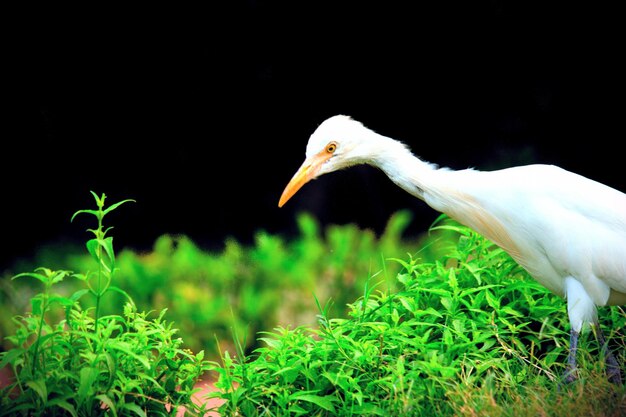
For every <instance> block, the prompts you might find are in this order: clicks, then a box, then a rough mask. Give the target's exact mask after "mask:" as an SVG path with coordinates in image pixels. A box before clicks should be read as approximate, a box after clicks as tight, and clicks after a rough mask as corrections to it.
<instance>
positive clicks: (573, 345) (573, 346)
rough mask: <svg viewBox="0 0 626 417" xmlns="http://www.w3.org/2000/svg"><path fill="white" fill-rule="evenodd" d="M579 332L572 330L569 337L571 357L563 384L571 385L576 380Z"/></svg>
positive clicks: (568, 359)
mask: <svg viewBox="0 0 626 417" xmlns="http://www.w3.org/2000/svg"><path fill="white" fill-rule="evenodd" d="M579 335H580V333H579V332H577V331H576V330H574V329H572V330H571V331H570V336H569V355H568V356H567V367H566V368H565V372H564V373H563V382H565V383H566V384H569V383H571V382H574V381H575V380H576V351H577V350H578V336H579Z"/></svg>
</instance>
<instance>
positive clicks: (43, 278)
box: [11, 272, 48, 284]
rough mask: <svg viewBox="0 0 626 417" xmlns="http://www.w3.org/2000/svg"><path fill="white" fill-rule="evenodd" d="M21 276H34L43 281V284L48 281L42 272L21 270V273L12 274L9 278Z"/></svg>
mask: <svg viewBox="0 0 626 417" xmlns="http://www.w3.org/2000/svg"><path fill="white" fill-rule="evenodd" d="M21 277H31V278H36V279H38V280H39V281H41V282H43V283H44V284H47V283H48V277H47V276H45V275H43V274H37V273H35V272H22V273H21V274H17V275H15V276H13V277H12V278H11V279H12V280H14V279H17V278H21Z"/></svg>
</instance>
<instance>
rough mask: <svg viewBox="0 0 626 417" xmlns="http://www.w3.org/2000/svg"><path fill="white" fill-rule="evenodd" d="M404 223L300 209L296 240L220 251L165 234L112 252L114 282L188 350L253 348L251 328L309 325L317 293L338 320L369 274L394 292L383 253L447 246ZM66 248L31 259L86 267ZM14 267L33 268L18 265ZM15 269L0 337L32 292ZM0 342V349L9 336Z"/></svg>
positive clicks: (83, 258) (396, 218)
mask: <svg viewBox="0 0 626 417" xmlns="http://www.w3.org/2000/svg"><path fill="white" fill-rule="evenodd" d="M410 222H411V214H410V212H408V211H400V212H398V213H396V214H395V215H393V216H392V217H391V218H390V219H389V222H388V224H387V227H386V229H385V231H384V233H383V234H382V235H381V236H380V237H377V236H376V235H375V234H374V233H373V232H372V231H370V230H362V229H360V228H359V227H357V226H356V225H354V224H347V225H331V226H328V227H326V228H325V229H322V228H321V227H320V225H319V223H318V222H317V221H316V220H315V219H314V218H313V217H312V216H311V215H309V214H306V213H302V214H300V215H298V217H297V224H298V230H299V234H298V236H297V237H296V238H295V239H293V240H290V241H286V240H285V239H283V238H282V237H280V236H277V235H271V234H268V233H266V232H264V231H259V232H258V233H257V234H256V236H255V240H254V244H253V245H251V246H250V247H246V246H244V245H242V244H240V243H239V242H238V241H237V240H235V239H227V240H226V241H225V244H224V248H223V250H222V251H221V252H218V253H212V252H209V251H206V250H203V249H202V248H200V247H199V246H198V245H196V244H195V243H194V242H193V241H192V240H191V239H190V238H188V237H186V236H173V235H163V236H161V237H160V238H159V239H157V240H156V242H155V243H154V247H153V249H152V251H150V252H148V253H138V252H136V251H133V250H129V249H125V250H122V251H121V252H119V253H118V255H117V258H116V267H117V268H118V269H119V270H118V271H117V273H116V276H115V285H116V286H117V287H119V288H122V289H124V291H125V292H126V293H128V294H129V295H130V296H131V297H132V298H133V300H134V301H135V303H136V305H137V308H138V309H139V310H162V309H167V310H168V320H170V321H172V322H174V323H175V325H176V327H177V328H178V329H179V331H180V333H179V334H180V336H181V337H182V338H183V339H184V341H185V345H186V346H187V347H188V348H190V349H191V350H192V351H199V350H205V351H206V352H207V356H208V357H212V358H217V357H218V344H222V345H224V344H226V345H228V344H231V343H232V341H233V336H234V335H237V337H242V339H244V340H246V341H247V345H246V346H245V348H246V350H247V351H251V350H252V349H254V348H256V347H257V345H256V344H257V337H256V336H257V333H258V332H261V331H266V330H268V329H272V328H274V327H276V326H277V325H282V326H290V325H291V326H300V325H312V324H314V323H315V322H316V316H315V315H316V312H317V311H316V307H315V299H317V300H319V301H320V302H321V303H323V304H327V303H329V302H330V303H332V305H333V308H332V309H331V310H330V312H329V314H331V315H332V316H335V317H345V316H346V314H347V313H348V311H349V307H348V305H349V303H351V302H353V301H354V300H355V299H356V298H358V297H359V296H360V295H361V293H362V289H363V287H364V284H365V283H366V282H367V281H368V280H369V279H370V278H372V277H374V276H376V280H377V281H381V282H384V283H385V285H387V286H388V287H389V289H391V290H393V289H395V287H396V285H397V281H396V280H395V276H396V274H397V273H398V271H399V270H400V268H401V265H400V264H398V263H397V262H388V259H389V258H406V256H407V254H412V255H413V256H418V257H419V258H424V259H432V258H433V257H434V256H435V253H441V251H445V248H446V247H447V246H448V244H449V242H448V241H447V240H446V239H444V238H442V237H441V236H443V234H440V235H439V236H440V238H438V239H431V240H429V244H428V245H423V244H420V243H419V242H418V241H408V240H405V239H403V233H404V232H405V230H406V228H407V227H408V225H409V224H410ZM417 248H421V250H420V253H419V254H415V251H416V249H417ZM64 250H65V251H64ZM66 251H67V248H57V249H55V250H51V249H49V248H48V249H46V250H44V251H42V253H41V254H40V256H39V257H37V259H35V260H34V261H33V265H41V264H44V265H51V267H52V268H57V267H58V268H61V267H62V268H63V269H67V270H71V271H87V270H89V269H90V268H93V264H92V260H91V258H90V256H89V255H85V254H84V250H81V252H80V254H76V253H77V252H74V253H69V254H68V253H67V252H66ZM42 258H45V259H42ZM20 268H21V270H31V269H33V267H29V266H28V265H23V264H21V265H20ZM15 272H20V271H10V272H9V273H8V274H7V276H6V277H5V278H3V279H2V286H1V287H0V305H2V309H3V311H5V312H7V313H8V314H3V315H2V317H0V335H7V334H11V333H12V332H13V331H14V328H13V326H14V324H13V323H12V322H11V320H10V317H11V316H12V315H13V314H16V313H18V312H23V311H25V309H26V308H27V307H28V304H29V302H30V298H31V297H32V296H33V291H34V289H32V288H29V287H28V286H26V285H18V284H21V283H17V282H14V283H10V282H9V279H8V276H10V275H11V274H13V273H15ZM76 285H78V283H76V282H74V281H72V280H67V281H64V282H63V283H61V284H60V285H59V287H61V286H65V287H67V288H64V289H63V291H65V293H67V294H70V293H73V292H74V291H76V288H74V286H76ZM125 301H126V300H125V298H124V297H122V296H120V295H118V294H115V293H111V294H107V295H106V297H105V298H103V301H102V303H101V306H100V308H101V309H102V314H111V313H112V312H115V311H119V310H120V309H121V308H122V307H123V305H124V303H125ZM87 307H88V306H86V307H85V308H87ZM2 339H4V337H2ZM0 343H2V344H3V345H2V348H3V349H6V346H5V345H4V344H5V343H6V342H5V341H4V340H2V341H1V342H0ZM222 348H224V346H222Z"/></svg>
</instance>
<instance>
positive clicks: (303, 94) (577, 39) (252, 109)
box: [0, 1, 626, 267]
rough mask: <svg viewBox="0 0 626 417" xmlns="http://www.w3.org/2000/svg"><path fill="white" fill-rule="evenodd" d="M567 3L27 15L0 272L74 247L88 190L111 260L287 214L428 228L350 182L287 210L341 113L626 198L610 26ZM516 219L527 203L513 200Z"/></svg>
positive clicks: (430, 150)
mask: <svg viewBox="0 0 626 417" xmlns="http://www.w3.org/2000/svg"><path fill="white" fill-rule="evenodd" d="M619 16H620V14H619V13H618V10H617V6H615V9H611V8H607V6H606V5H601V4H596V3H587V4H585V5H583V4H581V5H577V4H576V3H575V2H574V3H572V2H563V3H560V2H511V1H484V2H481V1H479V2H403V3H395V2H360V1H348V2H342V1H293V2H287V1H281V2H273V1H245V2H241V1H228V2H207V4H206V5H203V6H201V7H189V8H184V7H182V6H176V7H174V6H168V5H163V6H160V7H156V6H153V5H152V4H151V3H150V4H146V5H145V6H137V5H135V6H132V7H129V6H124V7H119V8H112V7H110V6H109V5H107V4H104V3H103V4H102V6H101V7H100V8H99V7H97V6H93V5H92V6H90V7H89V8H85V7H83V8H80V7H79V8H69V7H68V8H67V9H58V8H51V9H46V10H41V9H38V10H28V11H23V12H20V13H16V14H15V15H11V14H7V16H6V18H7V20H8V21H10V22H11V23H15V25H14V28H13V30H10V31H9V32H10V35H9V36H8V38H7V39H6V41H7V42H6V43H7V49H6V50H5V54H4V55H5V59H4V64H3V66H4V67H5V69H6V68H8V69H13V70H14V71H11V74H10V75H8V76H5V84H6V86H7V87H8V89H9V90H10V91H11V92H12V93H15V94H7V95H6V96H5V97H6V104H7V107H6V110H5V111H4V116H5V123H4V124H3V125H4V134H3V138H4V140H3V143H4V146H3V152H2V155H3V157H2V167H1V168H0V169H1V170H2V171H1V172H0V174H1V175H2V185H3V190H2V207H3V209H2V210H3V213H2V216H1V217H0V218H1V224H0V227H1V229H2V231H3V239H2V241H3V246H4V247H3V250H2V256H3V259H2V266H3V267H5V266H6V265H9V264H10V263H11V262H12V261H13V260H15V259H17V258H18V257H28V256H31V255H32V254H33V253H35V252H36V250H37V248H38V247H40V246H41V245H42V244H44V243H46V242H52V241H57V240H63V241H68V242H71V241H83V240H85V239H87V238H88V237H89V235H88V234H87V233H86V232H85V229H86V228H87V227H93V226H94V223H93V220H92V219H90V218H88V217H86V216H84V217H83V218H78V219H77V220H76V221H75V222H74V223H70V217H71V215H72V214H73V213H74V212H75V211H76V210H78V209H84V208H94V202H93V199H92V197H91V195H90V194H89V191H90V190H93V191H95V192H96V193H98V194H101V193H106V194H107V195H108V200H107V201H108V202H109V203H113V202H116V201H119V200H121V199H126V198H132V199H135V200H136V201H137V202H136V203H134V204H132V205H131V204H129V205H126V206H122V207H121V208H120V209H118V210H117V211H116V212H114V213H113V214H111V216H110V219H109V221H108V222H107V224H109V225H112V226H114V229H113V231H112V232H111V233H112V235H113V236H114V238H115V242H116V246H117V247H118V249H119V248H120V247H126V246H130V247H134V248H137V249H139V250H144V249H149V248H150V247H151V245H152V243H153V242H154V240H155V239H156V238H157V237H158V236H160V235H162V234H164V233H180V234H185V235H188V236H190V237H191V238H192V239H194V240H195V241H196V242H197V243H198V244H200V245H202V246H203V247H206V248H208V249H219V248H220V247H221V245H222V244H223V242H224V239H225V238H226V237H228V236H232V237H235V238H237V239H238V240H240V241H241V242H244V243H250V242H252V241H253V237H254V234H255V233H256V232H257V231H258V230H265V231H268V232H270V233H279V234H282V235H284V236H285V237H290V236H293V235H294V233H296V226H295V215H296V213H298V212H300V211H308V212H311V213H312V214H314V215H315V216H316V217H317V218H319V220H320V221H321V222H322V224H324V225H325V224H329V223H339V224H341V223H348V222H351V223H357V224H359V225H360V226H362V227H366V228H370V229H373V230H375V231H376V232H382V230H383V228H384V225H385V224H386V222H387V220H388V218H389V216H390V215H391V214H392V213H394V212H396V211H397V210H399V209H403V208H409V209H410V210H412V211H413V212H414V213H415V217H414V221H413V224H412V225H411V228H410V230H409V231H408V233H411V234H419V233H421V232H423V231H424V230H425V229H426V228H427V227H428V225H429V224H430V223H431V222H432V221H433V220H434V219H435V218H436V216H437V213H435V212H434V211H432V210H431V209H430V208H428V207H427V206H426V205H425V204H424V203H423V202H421V201H419V200H417V199H415V198H413V197H411V196H409V195H408V194H406V193H404V192H403V191H402V190H400V189H399V188H397V187H396V186H395V185H393V184H392V183H391V182H390V181H389V180H388V179H387V178H386V177H385V176H384V174H382V173H381V172H379V171H377V170H375V169H373V168H370V167H365V166H364V167H355V168H351V169H349V170H346V171H342V172H339V173H334V174H331V175H327V176H324V177H321V178H320V179H318V180H316V181H314V182H312V183H310V184H307V185H306V186H305V187H304V188H303V189H302V190H301V191H300V192H299V193H298V194H297V195H296V196H295V197H294V198H293V199H292V200H291V201H289V203H288V204H287V205H286V206H285V207H283V208H282V209H278V207H277V202H278V198H279V196H280V194H281V192H282V190H283V188H284V186H285V185H286V183H287V182H288V180H289V179H290V178H291V176H292V175H293V174H294V172H295V170H296V169H297V168H298V167H299V165H300V164H301V162H302V161H303V158H304V150H305V146H306V142H307V140H308V137H309V135H310V134H311V133H312V132H313V130H314V129H315V127H316V126H317V125H318V124H319V123H320V122H321V121H323V120H324V119H325V118H327V117H329V116H332V115H334V114H338V113H343V114H349V115H351V116H353V117H354V118H356V119H358V120H360V121H362V122H363V123H364V124H365V125H366V126H369V127H371V128H373V129H375V130H377V131H379V132H380V133H383V134H385V135H387V136H390V137H394V138H397V139H401V140H403V141H404V142H405V143H407V144H408V145H409V146H410V147H411V148H412V149H413V151H414V152H415V153H416V154H417V155H419V156H421V157H422V158H423V159H426V160H428V161H431V162H435V163H438V164H440V165H443V166H449V167H452V168H455V169H462V168H467V167H475V168H478V169H497V168H502V167H506V166H510V165H518V164H527V163H552V164H557V165H561V166H563V167H564V168H567V169H570V170H573V171H576V172H578V173H581V174H583V175H586V176H589V177H591V178H594V179H596V180H599V181H601V182H604V183H606V184H608V185H611V186H613V187H615V188H618V189H621V190H626V183H625V182H626V181H625V179H624V175H623V168H622V160H623V158H622V155H621V146H622V143H623V138H624V132H623V117H624V116H623V115H624V113H623V110H624V106H623V104H622V103H623V100H624V82H623V78H624V65H623V64H622V63H621V60H622V59H623V52H624V47H623V42H622V41H620V34H619V31H618V29H619V26H618V25H617V23H614V20H617V19H618V18H619ZM521 204H523V203H521Z"/></svg>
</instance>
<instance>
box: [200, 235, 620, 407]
mask: <svg viewBox="0 0 626 417" xmlns="http://www.w3.org/2000/svg"><path fill="white" fill-rule="evenodd" d="M433 230H435V231H442V230H446V231H454V232H455V233H457V236H459V238H458V240H457V244H456V246H455V247H454V248H451V250H450V252H449V254H448V255H446V256H444V257H441V258H440V259H438V260H436V261H434V262H423V261H422V260H420V259H419V258H418V256H419V253H418V254H416V255H415V256H411V257H409V259H408V260H404V259H396V261H397V262H398V263H400V264H401V265H402V266H403V270H402V271H401V272H400V273H399V274H398V275H397V280H398V283H399V284H400V288H399V289H398V290H397V291H395V290H390V289H389V287H387V286H380V285H378V283H377V282H376V280H377V279H379V278H378V277H376V276H374V275H371V276H370V277H369V278H370V279H369V280H368V281H367V283H366V285H364V287H363V288H364V290H363V293H362V295H361V296H360V297H359V298H358V299H357V301H356V302H354V303H352V304H350V313H349V316H348V317H347V318H332V315H331V314H330V309H331V308H332V306H331V305H330V304H324V305H323V306H322V305H321V304H319V303H318V310H319V316H318V328H317V329H311V328H308V327H305V326H300V327H296V328H294V329H293V330H291V329H288V328H285V327H278V328H277V329H275V331H273V332H266V333H264V334H263V337H262V338H261V341H262V342H263V345H262V346H261V347H259V348H258V349H256V350H255V352H254V353H253V354H251V355H246V354H245V352H244V351H243V350H242V349H241V343H240V342H239V343H236V347H237V349H236V354H235V355H234V356H233V355H232V354H230V353H229V352H228V351H224V352H223V355H222V361H223V366H222V367H220V368H218V369H217V372H218V373H219V380H218V382H217V384H216V386H217V387H218V388H219V389H220V391H218V392H216V393H214V394H212V395H213V396H216V397H219V398H221V399H223V400H226V402H225V403H224V404H223V405H222V406H221V408H220V413H221V415H222V416H223V417H226V416H239V415H245V416H276V417H278V416H300V415H302V416H341V417H347V416H390V415H393V416H400V415H401V416H434V415H436V416H457V415H468V416H478V415H481V416H494V415H500V416H507V415H508V416H516V415H544V414H543V413H544V410H551V412H550V413H549V415H563V416H569V417H571V416H575V415H596V416H600V415H620V414H621V413H623V412H624V411H625V410H626V395H625V394H626V391H625V390H624V388H623V387H617V386H610V385H609V384H607V382H606V377H605V375H603V372H602V366H603V364H602V363H601V362H593V361H591V360H590V357H593V356H586V357H585V358H584V361H583V365H582V366H583V367H584V368H583V369H582V370H581V373H582V375H583V377H582V379H581V381H579V382H577V383H576V384H573V385H571V386H569V387H563V388H562V390H560V388H559V384H558V375H560V373H561V372H562V367H563V365H562V364H563V363H564V359H565V357H566V355H567V351H566V347H567V343H568V338H567V334H566V333H565V332H564V331H563V329H566V328H567V326H566V320H567V316H566V314H565V308H564V302H563V300H562V299H561V298H559V297H557V296H556V295H554V294H552V293H550V292H548V290H546V289H545V288H544V287H542V286H541V285H540V284H538V283H537V282H535V281H534V280H532V279H531V278H530V277H529V276H528V275H527V274H526V273H525V272H524V271H523V270H522V269H521V268H520V267H519V266H518V265H517V264H516V263H515V262H514V261H513V260H512V259H511V258H510V257H509V256H508V255H506V254H505V253H504V252H503V251H502V250H500V249H497V248H494V247H493V245H492V244H491V243H490V242H488V241H486V240H485V239H484V238H482V237H481V236H479V235H477V234H476V233H474V232H472V231H470V230H469V229H466V228H463V227H460V226H458V225H457V224H454V223H440V224H438V225H437V226H435V227H434V228H433ZM382 282H384V281H382ZM604 320H611V321H612V322H611V323H610V327H611V328H612V329H615V331H614V332H613V333H612V335H611V343H618V344H622V345H623V344H624V341H625V340H626V336H625V335H624V334H622V333H621V329H623V328H624V325H625V324H626V315H625V314H624V311H623V310H621V309H617V308H615V309H611V310H610V314H608V315H605V316H604ZM605 324H607V323H606V322H605ZM582 349H586V350H587V351H593V349H596V347H595V344H594V343H590V344H586V343H585V344H584V348H582ZM536 393H542V394H544V397H543V398H545V399H542V397H541V396H540V395H536ZM526 398H528V400H526ZM521 410H523V411H521ZM579 410H580V411H579ZM590 410H593V412H592V413H589V411H590ZM580 412H582V413H580ZM524 413H525V414H524Z"/></svg>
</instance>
